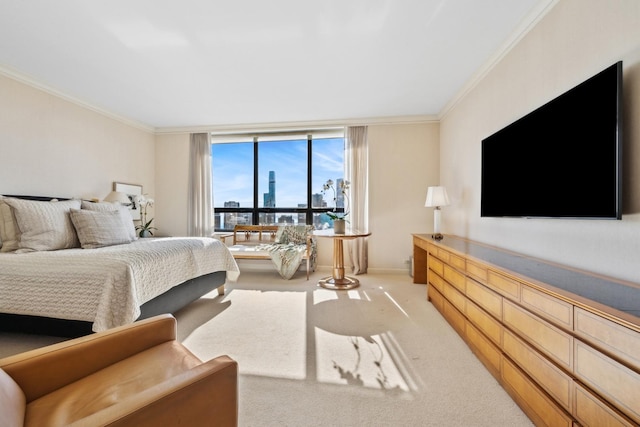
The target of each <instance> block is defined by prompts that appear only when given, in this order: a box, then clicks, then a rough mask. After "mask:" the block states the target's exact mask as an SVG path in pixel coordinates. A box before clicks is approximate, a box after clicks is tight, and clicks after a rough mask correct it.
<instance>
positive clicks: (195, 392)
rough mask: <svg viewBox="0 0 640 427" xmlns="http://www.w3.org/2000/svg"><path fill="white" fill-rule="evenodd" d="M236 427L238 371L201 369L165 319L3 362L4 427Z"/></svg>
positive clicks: (215, 364) (229, 364)
mask: <svg viewBox="0 0 640 427" xmlns="http://www.w3.org/2000/svg"><path fill="white" fill-rule="evenodd" d="M237 423H238V366H237V363H236V362H235V361H233V360H232V359H230V358H229V357H227V356H221V357H218V358H215V359H213V360H210V361H208V362H204V363H203V362H202V361H200V360H199V359H198V358H197V357H196V356H195V355H193V354H192V353H191V352H190V351H189V350H188V349H187V348H186V347H184V346H183V345H182V344H180V343H179V342H178V341H176V320H175V318H174V317H173V316H171V315H169V314H166V315H160V316H156V317H152V318H149V319H146V320H141V321H139V322H136V323H133V324H131V325H126V326H122V327H119V328H114V329H110V330H108V331H104V332H100V333H96V334H93V335H89V336H86V337H81V338H77V339H73V340H69V341H65V342H61V343H59V344H54V345H51V346H47V347H43V348H40V349H36V350H32V351H28V352H25V353H22V354H18V355H15V356H10V357H7V358H4V359H0V425H2V426H6V427H13V426H38V427H44V426H66V425H73V426H91V427H94V426H175V425H182V426H236V425H237Z"/></svg>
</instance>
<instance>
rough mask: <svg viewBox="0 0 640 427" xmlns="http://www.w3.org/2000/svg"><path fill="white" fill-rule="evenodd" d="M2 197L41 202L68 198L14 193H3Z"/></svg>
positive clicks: (66, 198)
mask: <svg viewBox="0 0 640 427" xmlns="http://www.w3.org/2000/svg"><path fill="white" fill-rule="evenodd" d="M2 196H3V197H15V198H16V199H24V200H38V201H41V202H48V201H49V200H53V199H57V200H70V199H69V198H68V197H50V196H23V195H16V194H3V195H2Z"/></svg>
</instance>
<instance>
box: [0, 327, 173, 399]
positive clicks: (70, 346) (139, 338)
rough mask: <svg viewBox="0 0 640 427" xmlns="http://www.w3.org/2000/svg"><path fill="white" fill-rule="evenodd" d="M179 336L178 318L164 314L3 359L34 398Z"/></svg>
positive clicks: (0, 362) (1, 362)
mask: <svg viewBox="0 0 640 427" xmlns="http://www.w3.org/2000/svg"><path fill="white" fill-rule="evenodd" d="M175 338H176V319H175V318H174V317H173V316H172V315H170V314H163V315H160V316H155V317H152V318H149V319H145V320H141V321H138V322H135V323H132V324H129V325H125V326H121V327H118V328H113V329H110V330H107V331H104V332H99V333H96V334H92V335H88V336H86V337H82V338H77V339H74V340H69V341H65V342H61V343H58V344H54V345H52V346H48V347H44V348H41V349H35V350H32V351H28V352H25V353H21V354H18V355H15V356H9V357H7V358H4V359H0V368H2V369H3V370H4V371H5V372H6V373H7V374H9V376H11V377H12V378H13V380H14V381H15V382H16V383H17V384H18V385H19V386H20V388H21V389H22V390H23V392H24V394H25V397H26V400H27V402H31V401H33V400H35V399H37V398H39V397H41V396H43V395H45V394H48V393H50V392H52V391H54V390H57V389H58V388H60V387H63V386H65V385H67V384H70V383H72V382H74V381H77V380H78V379H80V378H83V377H86V376H87V375H90V374H92V373H94V372H96V371H98V370H100V369H102V368H104V367H106V366H109V365H112V364H114V363H116V362H118V361H120V360H123V359H126V358H127V357H130V356H131V355H133V354H137V353H139V352H141V351H143V350H146V349H148V348H151V347H154V346H156V345H158V344H161V343H163V342H166V341H171V340H174V339H175Z"/></svg>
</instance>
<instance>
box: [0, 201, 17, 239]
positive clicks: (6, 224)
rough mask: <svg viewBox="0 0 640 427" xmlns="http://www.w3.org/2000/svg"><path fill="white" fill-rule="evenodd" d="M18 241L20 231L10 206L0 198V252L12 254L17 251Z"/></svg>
mask: <svg viewBox="0 0 640 427" xmlns="http://www.w3.org/2000/svg"><path fill="white" fill-rule="evenodd" d="M19 241H20V229H19V228H18V224H17V223H16V217H15V216H14V215H13V210H12V209H11V206H9V205H7V204H6V203H5V202H4V199H3V198H2V197H0V242H1V244H2V247H0V252H13V251H15V250H16V249H18V242H19Z"/></svg>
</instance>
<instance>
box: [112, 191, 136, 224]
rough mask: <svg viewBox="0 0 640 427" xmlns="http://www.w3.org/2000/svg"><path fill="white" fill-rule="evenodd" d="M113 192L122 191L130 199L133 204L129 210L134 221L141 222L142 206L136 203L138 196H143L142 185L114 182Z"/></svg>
mask: <svg viewBox="0 0 640 427" xmlns="http://www.w3.org/2000/svg"><path fill="white" fill-rule="evenodd" d="M113 190H114V191H120V192H122V193H124V194H126V195H127V197H129V200H130V201H131V204H130V205H129V210H131V216H132V217H133V219H134V221H139V220H140V206H138V203H136V196H142V185H136V184H125V183H123V182H114V183H113Z"/></svg>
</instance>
